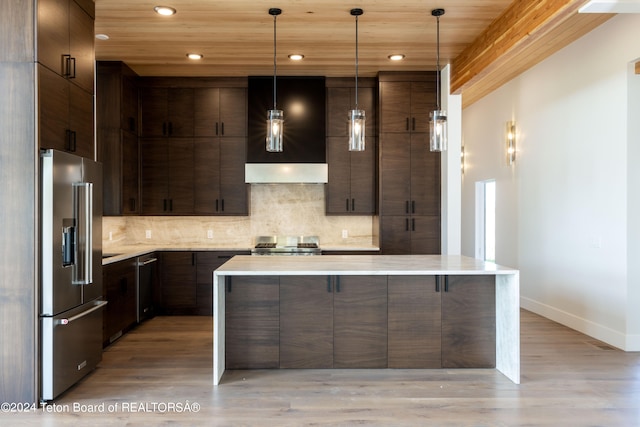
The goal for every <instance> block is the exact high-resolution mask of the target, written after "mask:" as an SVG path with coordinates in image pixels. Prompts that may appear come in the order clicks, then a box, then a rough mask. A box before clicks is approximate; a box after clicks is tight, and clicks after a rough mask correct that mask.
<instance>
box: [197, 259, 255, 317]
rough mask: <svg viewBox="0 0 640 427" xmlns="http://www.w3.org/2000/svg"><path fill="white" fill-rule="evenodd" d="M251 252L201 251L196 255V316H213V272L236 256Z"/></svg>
mask: <svg viewBox="0 0 640 427" xmlns="http://www.w3.org/2000/svg"><path fill="white" fill-rule="evenodd" d="M250 254H251V252H250V251H201V252H197V253H196V314H198V315H200V316H212V315H213V272H214V270H216V269H217V268H218V267H220V266H221V265H222V264H224V263H225V262H227V261H229V260H230V259H231V258H232V257H233V256H234V255H250Z"/></svg>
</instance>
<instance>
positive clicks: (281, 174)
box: [244, 163, 329, 184]
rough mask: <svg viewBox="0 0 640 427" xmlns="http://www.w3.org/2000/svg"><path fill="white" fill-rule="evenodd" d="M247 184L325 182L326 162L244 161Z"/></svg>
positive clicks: (327, 176) (326, 179)
mask: <svg viewBox="0 0 640 427" xmlns="http://www.w3.org/2000/svg"><path fill="white" fill-rule="evenodd" d="M244 180H245V182H246V183H248V184H292V183H296V184H325V183H327V182H328V181H329V168H328V166H327V164H326V163H246V164H245V165H244Z"/></svg>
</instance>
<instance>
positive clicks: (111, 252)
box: [102, 243, 380, 265]
mask: <svg viewBox="0 0 640 427" xmlns="http://www.w3.org/2000/svg"><path fill="white" fill-rule="evenodd" d="M104 246H105V245H104V243H103V248H104ZM107 248H108V249H104V250H103V259H102V265H107V264H111V263H114V262H118V261H122V260H125V259H128V258H133V257H137V256H141V255H145V254H148V253H151V252H156V251H195V252H197V251H250V250H251V249H252V248H253V245H249V246H242V245H234V246H229V245H226V246H216V245H215V244H214V245H206V246H201V245H193V244H190V245H127V246H107ZM322 249H323V250H326V251H344V252H368V251H371V252H377V251H379V250H380V248H378V247H375V246H350V245H331V246H327V247H322Z"/></svg>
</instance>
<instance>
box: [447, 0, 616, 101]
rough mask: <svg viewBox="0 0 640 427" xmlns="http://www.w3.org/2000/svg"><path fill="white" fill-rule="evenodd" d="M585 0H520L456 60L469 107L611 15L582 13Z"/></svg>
mask: <svg viewBox="0 0 640 427" xmlns="http://www.w3.org/2000/svg"><path fill="white" fill-rule="evenodd" d="M582 4H584V0H515V1H514V2H513V3H512V4H511V5H510V6H509V7H508V8H507V9H506V10H505V11H504V12H503V13H502V15H500V16H499V17H498V18H496V20H495V21H493V22H492V23H491V25H489V27H487V29H486V30H485V31H484V32H483V33H482V34H481V35H480V36H479V37H478V38H477V39H476V40H475V41H474V42H473V43H472V44H471V45H469V46H468V47H467V48H466V49H465V50H464V51H463V52H462V53H461V54H460V55H458V57H456V58H455V59H454V60H453V62H452V67H451V93H456V94H459V93H462V94H463V97H462V102H463V108H464V107H466V106H468V105H471V104H472V103H473V102H475V101H477V100H478V99H480V98H481V97H483V96H484V95H486V94H488V93H489V92H491V91H492V90H495V89H497V88H498V87H500V86H501V85H503V84H504V83H506V82H507V81H509V80H511V79H512V78H513V77H515V76H517V75H518V74H520V73H522V72H524V71H526V70H527V69H529V68H530V67H532V66H534V65H535V64H537V63H539V62H540V61H542V60H543V59H545V58H546V57H548V56H549V55H551V54H553V53H554V52H556V51H558V50H559V49H561V48H562V47H564V46H566V45H567V44H569V43H571V42H573V41H574V40H576V39H578V38H579V37H581V36H583V35H584V34H586V33H588V32H589V31H591V30H592V29H593V28H595V27H597V26H598V25H600V24H602V23H603V22H605V21H606V20H607V19H609V18H611V16H613V15H611V14H606V15H600V14H578V9H579V8H580V6H582Z"/></svg>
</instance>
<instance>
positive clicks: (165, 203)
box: [162, 199, 167, 212]
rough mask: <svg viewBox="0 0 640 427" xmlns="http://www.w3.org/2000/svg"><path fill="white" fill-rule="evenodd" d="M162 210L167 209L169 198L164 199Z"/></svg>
mask: <svg viewBox="0 0 640 427" xmlns="http://www.w3.org/2000/svg"><path fill="white" fill-rule="evenodd" d="M162 211H163V212H166V211H167V199H162Z"/></svg>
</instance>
